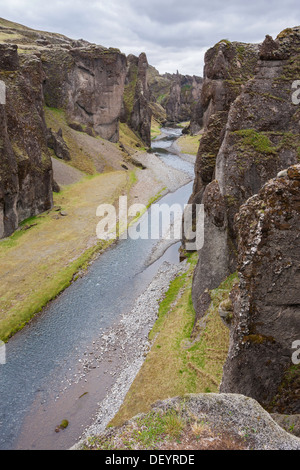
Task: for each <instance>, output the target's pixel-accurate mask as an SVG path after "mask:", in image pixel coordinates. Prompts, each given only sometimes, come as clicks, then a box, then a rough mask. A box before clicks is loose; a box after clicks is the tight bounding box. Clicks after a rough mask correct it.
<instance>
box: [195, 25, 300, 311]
mask: <svg viewBox="0 0 300 470" xmlns="http://www.w3.org/2000/svg"><path fill="white" fill-rule="evenodd" d="M298 41H299V36H298V32H297V31H296V30H293V34H291V35H288V36H286V37H279V38H278V39H277V40H276V44H277V49H278V51H281V50H284V53H283V52H282V53H281V52H280V54H281V55H280V54H279V52H278V54H277V55H276V58H277V60H271V59H270V58H269V55H268V54H269V53H268V44H269V39H268V38H267V39H266V42H265V43H264V44H263V45H262V47H261V49H260V56H259V57H258V56H256V58H257V59H260V60H258V62H257V67H256V70H255V72H256V73H255V76H254V77H252V78H251V77H249V78H250V79H249V80H248V81H247V82H246V81H243V86H241V84H240V82H239V81H238V80H237V81H238V84H239V90H240V94H239V95H238V96H237V97H236V98H235V100H234V101H233V103H232V104H231V106H229V101H230V100H229V97H230V96H232V97H233V98H234V97H235V96H236V94H235V93H234V94H233V95H231V94H230V93H229V94H228V95H226V94H225V95H226V96H227V98H226V99H225V98H224V96H225V95H224V94H223V93H221V96H222V99H221V101H220V100H218V99H217V98H216V97H215V95H213V97H215V98H214V99H212V103H211V104H209V105H208V108H207V110H206V111H205V113H204V114H205V116H208V115H210V118H209V122H208V125H207V131H206V134H205V135H204V137H203V140H202V142H201V143H200V148H199V152H198V156H197V163H196V178H195V183H194V192H193V195H192V198H191V202H198V203H200V202H204V205H205V212H206V222H205V224H206V234H208V235H207V236H206V237H205V245H204V248H203V250H201V251H200V253H199V263H198V267H197V268H196V272H195V278H194V285H193V301H194V305H195V308H196V312H197V314H198V316H199V315H200V316H201V315H202V314H203V313H204V312H203V307H202V302H201V296H202V295H203V293H204V292H205V290H206V289H212V288H215V287H217V286H218V285H219V282H220V279H224V277H226V275H229V274H230V273H231V272H233V271H234V270H235V267H236V249H237V246H236V229H235V225H234V216H235V214H236V213H237V212H238V210H239V208H240V206H241V204H243V203H244V202H245V201H246V200H247V199H248V198H249V197H251V196H252V195H254V194H256V193H257V192H258V191H259V189H260V188H261V187H262V186H263V185H264V184H265V183H266V182H267V181H268V180H269V179H270V178H272V177H274V176H276V174H277V173H278V172H279V171H280V170H283V169H285V168H287V167H288V166H289V165H291V164H295V163H297V161H298V157H299V154H298V149H299V143H300V141H299V108H298V107H296V106H295V105H294V104H293V103H292V100H291V87H292V83H293V80H295V79H296V77H297V66H296V63H297V60H298V59H297V57H299V56H298V54H297V52H296V51H297V45H298ZM225 47H226V46H225V45H222V49H223V48H225ZM228 47H229V46H228ZM239 47H240V46H239V45H236V46H235V48H239ZM237 50H239V49H237ZM245 50H249V49H248V48H246V47H245ZM250 50H251V51H252V52H253V54H254V55H253V54H252V53H251V54H250V56H248V55H247V56H246V57H247V59H246V61H248V60H250V64H252V65H251V71H252V72H253V70H254V67H253V60H254V58H255V53H256V52H255V51H256V50H257V47H256V46H255V47H254V49H250ZM272 51H274V44H273V43H272ZM210 55H211V53H209V54H208V56H206V59H207V58H208V57H210ZM223 56H224V54H221V53H220V51H219V52H218V53H217V54H216V63H215V64H214V63H211V61H210V63H209V68H208V70H213V71H214V72H213V73H214V74H215V76H216V77H219V76H220V75H222V74H223V75H224V67H225V66H224V64H226V63H227V62H226V61H224V59H223ZM233 57H234V58H233V60H234V62H236V60H237V59H236V56H235V55H234V56H233ZM278 57H281V58H280V59H279V58H278ZM218 67H219V68H220V72H218ZM244 69H245V70H249V73H250V68H249V64H248V65H247V66H245V68H243V67H242V66H241V70H244ZM207 73H208V72H207ZM209 73H212V72H209ZM287 74H288V75H287ZM218 80H221V79H219V78H218ZM225 83H227V79H226V80H225ZM221 84H222V82H219V81H218V82H217V84H216V86H215V90H219V88H220V86H221ZM230 85H231V84H230ZM226 87H227V85H226ZM226 87H225V88H226ZM230 90H231V88H230ZM216 93H217V92H216ZM203 94H204V95H205V96H206V94H207V91H206V85H205V83H204V85H203V91H202V96H203ZM216 96H219V93H217V95H216ZM228 100H229V101H228ZM216 103H220V106H216ZM222 103H223V104H222ZM224 103H225V104H224ZM213 105H214V107H215V109H214V114H211V111H210V110H211V109H212V107H213ZM219 107H220V108H221V109H220V110H217V108H219ZM224 107H225V108H224ZM212 136H213V137H212ZM210 137H212V138H210ZM210 179H211V180H212V181H211V182H210ZM218 201H222V207H223V209H222V223H220V222H219V220H220V217H218V219H217V222H216V219H215V210H214V207H216V206H218V205H219V202H218ZM218 248H220V249H218ZM204 266H205V269H204V268H203V267H204ZM209 273H210V274H209Z"/></svg>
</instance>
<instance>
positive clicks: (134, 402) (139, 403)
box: [110, 255, 236, 426]
mask: <svg viewBox="0 0 300 470" xmlns="http://www.w3.org/2000/svg"><path fill="white" fill-rule="evenodd" d="M196 258H197V255H193V256H192V258H191V259H190V263H191V265H190V268H189V271H188V272H187V273H186V274H184V275H182V276H181V277H179V278H177V279H175V280H174V281H173V283H172V284H171V286H170V289H169V291H168V293H167V295H166V297H165V299H164V301H163V302H162V303H161V306H160V311H159V317H158V320H157V322H156V324H155V326H154V328H153V331H152V332H151V334H150V338H151V339H152V340H153V344H152V348H151V351H150V353H149V354H148V356H147V358H146V360H145V362H144V364H143V366H142V368H141V370H140V371H139V373H138V375H137V377H136V379H135V381H134V382H133V384H132V386H131V388H130V390H129V392H128V394H127V396H126V398H125V400H124V403H123V405H122V406H121V408H120V410H119V412H118V413H117V414H116V416H115V417H114V419H113V420H112V422H111V423H110V425H112V426H119V425H121V424H123V423H124V422H125V421H126V420H128V419H130V418H132V417H133V416H136V415H137V414H139V413H144V412H148V411H149V410H150V408H151V405H152V404H153V403H155V402H156V401H157V400H161V399H165V398H169V397H173V396H181V395H184V394H185V393H205V392H207V393H208V392H216V391H217V390H218V386H219V384H220V381H221V377H222V368H223V364H224V362H225V359H226V357H227V352H228V344H229V332H228V329H227V328H226V327H225V326H224V324H223V323H222V321H221V319H220V316H219V314H218V307H219V304H220V303H221V302H222V301H223V300H225V299H227V298H228V295H229V292H230V290H231V288H232V286H233V283H234V282H235V281H236V276H235V275H233V276H231V277H229V278H228V279H227V280H226V281H225V282H224V283H223V284H221V286H220V287H219V288H218V289H215V290H214V291H212V292H211V295H212V299H213V301H212V303H211V306H210V309H209V312H208V315H207V319H206V327H205V329H204V331H203V332H202V334H201V337H200V339H199V338H198V339H197V340H196V341H195V342H191V340H190V335H191V332H192V328H193V325H194V321H195V312H194V309H193V305H192V300H191V284H192V275H193V270H194V266H195V264H196Z"/></svg>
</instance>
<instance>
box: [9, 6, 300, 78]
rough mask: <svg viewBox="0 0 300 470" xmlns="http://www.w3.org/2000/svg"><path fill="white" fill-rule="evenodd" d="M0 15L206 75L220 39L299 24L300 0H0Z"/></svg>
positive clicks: (254, 38) (162, 66) (257, 38)
mask: <svg viewBox="0 0 300 470" xmlns="http://www.w3.org/2000/svg"><path fill="white" fill-rule="evenodd" d="M0 15H1V16H3V17H4V18H7V19H10V20H12V21H16V22H19V23H23V24H25V25H27V26H30V27H33V28H35V29H42V30H48V31H55V32H60V33H62V34H65V35H67V36H70V37H72V38H74V39H76V38H84V39H87V40H89V41H91V42H95V43H98V44H102V45H104V46H113V47H118V48H119V49H121V50H122V51H123V52H125V53H126V54H129V53H134V54H138V53H139V52H142V51H143V52H146V54H147V56H148V60H149V62H150V63H151V64H152V65H154V66H155V67H156V68H158V69H159V71H160V72H165V71H169V72H175V71H176V70H177V69H178V70H179V71H180V72H181V73H187V74H191V75H192V74H197V75H200V74H202V70H203V57H204V53H205V50H207V49H208V48H209V47H211V46H213V45H214V44H215V43H216V42H218V41H219V40H221V39H225V38H226V39H229V40H231V41H241V42H261V41H262V40H263V39H264V37H265V35H266V34H271V35H273V36H274V35H277V34H278V33H279V32H280V31H281V30H282V29H284V28H286V27H291V26H296V25H297V24H300V7H299V3H298V0H287V1H284V2H282V1H278V0H269V1H268V0H260V1H258V0H252V1H240V0H232V1H230V0H227V1H226V2H224V1H222V0H207V1H205V2H204V1H201V0H200V1H199V0H186V1H184V0H180V1H179V0H151V1H150V0H148V1H146V0H109V1H107V0H105V1H104V0H84V1H83V0H72V1H71V0H65V1H62V0H52V1H51V2H48V3H45V2H41V1H40V0H10V1H9V2H7V0H0Z"/></svg>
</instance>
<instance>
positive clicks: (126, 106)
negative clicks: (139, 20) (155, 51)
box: [121, 53, 152, 147]
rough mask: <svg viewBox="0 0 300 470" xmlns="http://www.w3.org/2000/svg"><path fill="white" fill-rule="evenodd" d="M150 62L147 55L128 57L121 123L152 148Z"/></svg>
mask: <svg viewBox="0 0 300 470" xmlns="http://www.w3.org/2000/svg"><path fill="white" fill-rule="evenodd" d="M147 75H148V61H147V57H146V54H144V53H142V54H140V56H139V57H136V56H134V55H129V56H128V57H127V74H126V80H125V91H124V101H123V110H122V115H121V121H123V122H127V124H128V125H129V127H130V128H131V129H133V130H134V131H135V132H137V133H138V135H139V136H140V137H141V139H142V140H143V142H145V144H146V145H147V146H148V147H150V146H151V116H152V111H151V107H150V92H149V88H148V76H147Z"/></svg>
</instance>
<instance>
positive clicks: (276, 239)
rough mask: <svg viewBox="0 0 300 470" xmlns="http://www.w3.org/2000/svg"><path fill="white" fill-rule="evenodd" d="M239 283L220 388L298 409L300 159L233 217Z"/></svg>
mask: <svg viewBox="0 0 300 470" xmlns="http://www.w3.org/2000/svg"><path fill="white" fill-rule="evenodd" d="M236 228H237V230H238V239H239V243H238V272H239V278H240V284H239V287H238V288H236V289H234V291H233V292H232V294H231V297H232V303H233V309H232V311H233V317H232V321H231V323H230V331H231V341H230V350H229V355H228V359H227V362H226V364H225V367H224V376H223V381H222V386H221V390H222V391H224V392H231V393H242V394H244V395H247V396H250V397H253V398H255V399H256V400H258V401H259V402H260V403H261V404H263V406H265V407H266V408H268V409H270V410H272V411H276V412H280V413H287V414H293V413H299V412H300V393H299V390H300V368H299V366H297V365H296V364H293V362H292V356H293V353H294V352H295V349H293V344H294V342H296V341H298V340H299V333H300V290H299V285H300V272H299V266H300V238H299V230H300V165H295V166H292V167H290V168H289V169H288V170H287V171H285V172H283V173H281V174H280V175H279V177H277V178H275V179H273V180H271V181H270V182H268V183H267V184H266V185H265V186H264V187H263V188H262V189H261V190H260V192H259V193H258V195H255V196H253V197H252V198H251V199H249V200H248V201H247V202H246V203H245V204H244V205H243V206H242V207H241V209H240V212H239V213H238V215H237V217H236Z"/></svg>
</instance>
